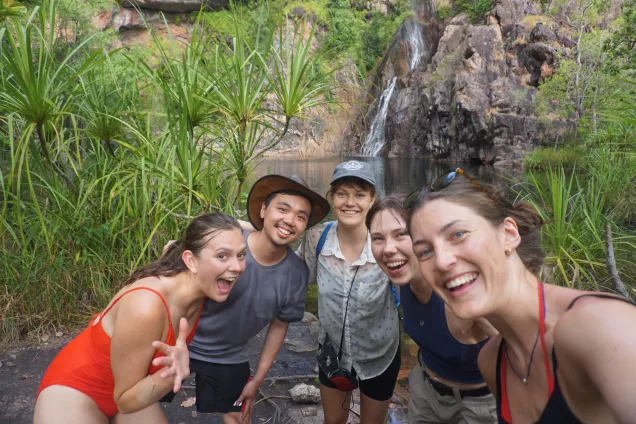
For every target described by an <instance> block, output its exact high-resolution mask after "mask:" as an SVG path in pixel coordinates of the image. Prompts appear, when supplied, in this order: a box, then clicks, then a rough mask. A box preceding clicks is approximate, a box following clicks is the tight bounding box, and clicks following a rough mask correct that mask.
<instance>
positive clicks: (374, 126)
mask: <svg viewBox="0 0 636 424" xmlns="http://www.w3.org/2000/svg"><path fill="white" fill-rule="evenodd" d="M396 81H397V78H396V77H393V79H392V80H391V82H390V83H389V86H388V87H387V88H386V89H385V90H384V91H383V92H382V95H381V96H380V100H378V108H377V110H376V113H375V117H374V118H373V122H372V123H371V130H370V131H369V134H368V135H367V138H366V139H365V140H364V144H363V146H362V155H363V156H377V155H378V153H380V150H382V147H383V146H384V124H385V123H386V113H387V111H388V109H389V101H390V100H391V95H392V94H393V89H394V88H395V82H396Z"/></svg>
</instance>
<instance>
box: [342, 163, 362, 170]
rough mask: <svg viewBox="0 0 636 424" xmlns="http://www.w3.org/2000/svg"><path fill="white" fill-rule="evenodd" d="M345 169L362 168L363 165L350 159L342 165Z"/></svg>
mask: <svg viewBox="0 0 636 424" xmlns="http://www.w3.org/2000/svg"><path fill="white" fill-rule="evenodd" d="M342 167H343V168H344V169H346V170H347V171H357V170H358V169H362V167H363V165H362V164H361V163H360V162H358V161H357V160H350V161H349V162H347V163H345V164H344V165H343V166H342Z"/></svg>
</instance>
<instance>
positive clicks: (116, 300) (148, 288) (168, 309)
mask: <svg viewBox="0 0 636 424" xmlns="http://www.w3.org/2000/svg"><path fill="white" fill-rule="evenodd" d="M137 290H148V291H151V292H153V293H154V294H156V295H157V296H159V298H160V299H161V301H162V302H163V306H165V307H166V313H167V314H168V323H169V326H168V327H169V330H168V338H170V334H171V333H173V330H172V319H171V318H170V308H168V303H167V302H166V299H164V298H163V296H162V295H161V293H159V292H158V291H157V290H155V289H151V288H150V287H135V288H132V289H129V290H126V291H125V292H124V293H122V294H121V295H120V296H119V297H118V298H117V299H115V300H113V302H112V303H111V304H110V305H108V307H107V308H106V309H105V310H104V312H102V313H101V314H99V321H100V323H101V321H102V318H103V317H104V315H106V314H107V313H108V311H110V310H111V308H112V307H113V306H115V303H117V302H119V300H120V299H121V298H122V297H124V296H126V295H127V294H128V293H132V292H134V291H137ZM173 337H174V336H173Z"/></svg>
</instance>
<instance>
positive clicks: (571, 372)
mask: <svg viewBox="0 0 636 424" xmlns="http://www.w3.org/2000/svg"><path fill="white" fill-rule="evenodd" d="M404 206H405V207H407V208H410V209H411V216H410V222H409V229H410V235H411V238H412V241H413V250H414V253H415V256H416V257H417V259H418V262H419V268H420V272H421V273H422V275H423V277H424V279H425V280H426V281H427V282H428V283H429V284H431V287H432V289H433V291H434V292H435V294H437V295H438V296H439V297H440V298H441V299H442V300H443V301H444V302H445V303H446V304H447V305H448V306H449V307H450V308H451V309H452V311H453V313H454V314H455V315H456V316H458V317H459V318H462V319H477V318H479V317H485V318H486V319H487V320H488V321H489V322H490V323H491V324H492V325H493V326H494V327H495V328H496V329H497V330H498V331H499V335H497V336H495V337H493V338H492V339H491V340H490V341H489V342H488V343H487V344H486V345H485V346H484V347H483V349H482V350H481V353H480V354H479V360H478V363H479V369H480V370H481V373H482V375H483V376H484V378H485V380H486V382H487V383H488V386H489V387H490V389H491V390H492V391H493V393H494V394H495V396H496V397H497V414H498V418H499V422H500V423H513V422H514V423H515V424H517V423H524V424H525V423H559V424H567V423H580V422H583V423H603V424H605V423H636V407H635V406H634V396H635V394H636V360H634V358H636V334H635V333H634V331H633V328H634V324H636V308H634V304H633V303H631V302H630V301H629V300H627V299H624V298H620V297H618V296H613V295H608V294H599V293H590V292H583V291H579V290H573V289H569V288H565V287H558V286H555V285H551V284H543V283H541V282H540V281H539V280H538V278H537V275H538V273H539V271H540V269H541V266H542V263H543V259H544V255H543V252H542V250H541V244H540V242H541V237H540V233H539V230H540V227H541V225H542V224H543V222H542V220H541V218H540V217H539V215H538V214H537V213H536V211H535V210H534V208H532V206H530V205H529V204H527V203H525V202H521V203H515V204H513V203H510V202H508V201H507V200H506V199H505V197H504V196H503V194H502V193H500V192H499V191H497V190H495V188H494V187H491V186H486V185H485V184H484V185H482V184H481V183H478V182H477V181H475V180H473V179H472V178H470V177H468V176H467V175H466V174H464V172H463V171H462V170H461V169H460V168H458V169H456V170H455V171H454V172H450V173H448V174H445V175H442V176H441V177H440V178H438V179H437V180H435V181H434V182H433V184H431V185H430V186H428V187H426V188H425V189H423V190H421V191H419V192H415V193H413V194H412V195H411V196H409V197H408V198H407V199H406V201H405V202H404Z"/></svg>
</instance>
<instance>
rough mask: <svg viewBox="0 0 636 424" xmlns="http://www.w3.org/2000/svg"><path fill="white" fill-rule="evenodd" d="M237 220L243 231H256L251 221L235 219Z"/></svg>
mask: <svg viewBox="0 0 636 424" xmlns="http://www.w3.org/2000/svg"><path fill="white" fill-rule="evenodd" d="M237 221H238V223H239V225H240V226H241V228H242V229H243V230H244V231H256V228H254V226H253V225H252V224H251V223H249V222H247V221H243V220H242V219H237Z"/></svg>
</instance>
